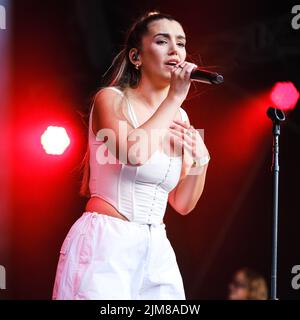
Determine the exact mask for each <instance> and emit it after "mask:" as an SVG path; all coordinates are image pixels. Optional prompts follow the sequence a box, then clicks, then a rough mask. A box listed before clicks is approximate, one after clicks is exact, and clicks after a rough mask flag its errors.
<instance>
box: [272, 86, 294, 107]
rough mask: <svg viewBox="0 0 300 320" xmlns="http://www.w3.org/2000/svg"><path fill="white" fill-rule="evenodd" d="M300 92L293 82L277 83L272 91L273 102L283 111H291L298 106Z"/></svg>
mask: <svg viewBox="0 0 300 320" xmlns="http://www.w3.org/2000/svg"><path fill="white" fill-rule="evenodd" d="M298 99H299V92H298V90H297V89H296V88H295V86H294V85H293V83H292V82H277V83H276V84H275V86H274V87H273V89H272V93H271V100H272V102H273V103H274V105H275V107H276V108H278V109H281V110H291V109H293V108H294V107H295V105H296V104H297V101H298Z"/></svg>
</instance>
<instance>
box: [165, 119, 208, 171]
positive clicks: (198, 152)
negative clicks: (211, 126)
mask: <svg viewBox="0 0 300 320" xmlns="http://www.w3.org/2000/svg"><path fill="white" fill-rule="evenodd" d="M170 132H171V133H172V134H173V135H174V136H175V137H176V139H175V143H178V144H179V145H181V146H182V151H183V159H184V162H185V164H186V165H188V166H192V164H193V163H194V159H199V158H202V157H204V156H207V155H208V154H209V152H208V150H207V148H206V146H205V144H204V141H203V139H202V137H201V135H200V133H199V132H198V130H196V129H195V128H194V127H193V126H192V125H191V126H189V125H188V124H187V123H186V122H183V121H179V120H174V121H173V123H172V125H171V126H170Z"/></svg>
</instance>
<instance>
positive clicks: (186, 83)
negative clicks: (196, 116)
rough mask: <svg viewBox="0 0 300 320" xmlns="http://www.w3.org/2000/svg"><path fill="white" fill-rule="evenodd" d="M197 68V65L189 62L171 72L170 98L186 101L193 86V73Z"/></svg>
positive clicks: (180, 64) (177, 66)
mask: <svg viewBox="0 0 300 320" xmlns="http://www.w3.org/2000/svg"><path fill="white" fill-rule="evenodd" d="M195 68H197V65H195V64H194V63H190V62H187V61H183V62H181V63H179V64H177V65H176V66H174V67H173V69H172V70H171V82H170V89H169V93H168V96H169V97H171V98H176V99H179V100H181V103H182V102H183V101H184V100H185V98H186V96H187V94H188V92H189V89H190V85H191V73H192V71H193V70H194V69H195Z"/></svg>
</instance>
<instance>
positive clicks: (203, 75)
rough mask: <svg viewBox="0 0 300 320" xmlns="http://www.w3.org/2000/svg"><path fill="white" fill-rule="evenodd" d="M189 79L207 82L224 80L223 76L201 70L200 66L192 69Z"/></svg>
mask: <svg viewBox="0 0 300 320" xmlns="http://www.w3.org/2000/svg"><path fill="white" fill-rule="evenodd" d="M191 80H194V81H198V82H203V83H207V84H220V83H222V82H224V78H223V76H221V75H220V74H218V73H216V72H211V71H207V70H203V69H201V68H196V69H194V70H193V71H192V73H191Z"/></svg>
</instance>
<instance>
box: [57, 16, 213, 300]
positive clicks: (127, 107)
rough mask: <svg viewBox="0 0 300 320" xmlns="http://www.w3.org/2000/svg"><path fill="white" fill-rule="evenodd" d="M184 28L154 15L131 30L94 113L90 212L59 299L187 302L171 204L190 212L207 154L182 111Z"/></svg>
mask: <svg viewBox="0 0 300 320" xmlns="http://www.w3.org/2000/svg"><path fill="white" fill-rule="evenodd" d="M185 46H186V37H185V33H184V31H183V28H182V26H181V24H180V23H179V22H178V21H176V20H175V19H173V18H172V17H171V16H169V15H165V14H161V13H158V12H152V13H149V14H147V15H145V16H143V17H142V18H141V19H139V20H138V21H137V22H136V23H135V24H134V25H133V26H132V28H131V29H130V31H129V33H128V36H127V38H126V43H125V48H124V49H123V50H122V51H121V52H120V54H119V55H118V56H117V57H116V58H115V60H114V62H113V65H112V67H113V68H114V69H113V71H114V72H113V76H112V81H111V82H110V83H109V85H108V86H106V87H105V88H102V89H101V90H99V91H98V92H97V94H96V95H95V98H94V103H93V106H92V108H91V111H90V118H89V119H90V120H89V160H88V162H87V164H88V166H87V169H88V170H87V172H86V174H85V178H84V179H83V186H82V187H83V188H82V190H83V191H84V193H85V194H87V195H88V196H89V200H88V202H87V205H86V211H85V212H84V213H83V215H82V216H81V217H80V218H79V219H78V220H77V221H76V222H75V223H74V225H73V226H72V228H71V229H70V231H69V233H68V235H67V237H66V239H65V241H64V243H63V245H62V248H61V251H60V257H59V262H58V267H57V272H56V279H55V285H54V290H53V299H94V300H96V299H108V300H110V299H185V292H184V286H183V281H182V277H181V274H180V271H179V268H178V265H177V261H176V256H175V253H174V250H173V248H172V246H171V244H170V242H169V240H168V238H167V235H166V229H165V224H164V222H163V217H164V214H165V210H166V206H167V202H169V204H170V205H171V206H172V207H173V208H174V210H175V211H177V212H178V213H179V214H181V215H186V214H188V213H190V212H191V211H192V210H193V209H194V208H195V206H196V204H197V201H198V200H199V198H200V196H201V194H202V191H203V188H204V182H205V175H206V170H207V166H208V162H209V159H210V158H209V153H208V151H207V149H206V147H205V144H204V142H203V140H202V138H201V136H200V135H199V133H198V131H197V130H196V129H194V127H193V126H191V125H190V122H189V119H188V116H187V114H186V112H185V111H184V110H183V109H182V108H181V105H182V103H183V102H184V100H185V98H186V96H187V94H188V91H189V88H190V85H191V80H190V74H191V72H192V70H193V69H194V68H195V67H196V65H195V64H193V63H190V62H187V61H186V60H185V59H186V48H185Z"/></svg>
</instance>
